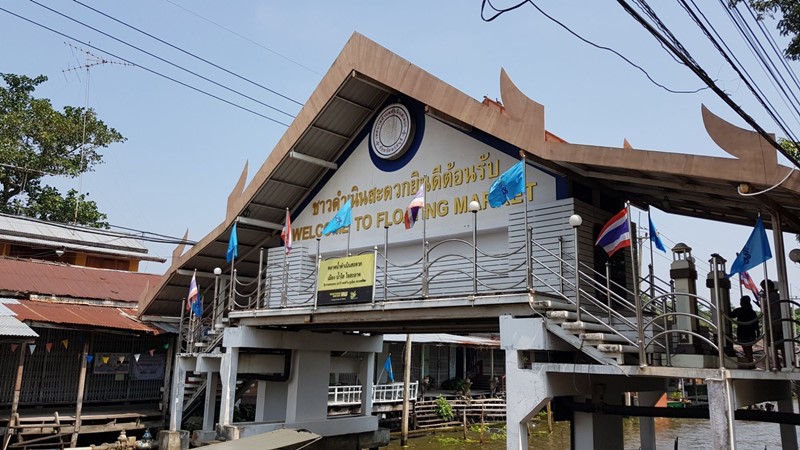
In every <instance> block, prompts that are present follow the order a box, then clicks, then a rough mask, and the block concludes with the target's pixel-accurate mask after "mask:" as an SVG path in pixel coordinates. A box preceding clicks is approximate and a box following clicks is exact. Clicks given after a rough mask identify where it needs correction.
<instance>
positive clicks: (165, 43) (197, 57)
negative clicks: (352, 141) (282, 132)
mask: <svg viewBox="0 0 800 450" xmlns="http://www.w3.org/2000/svg"><path fill="white" fill-rule="evenodd" d="M72 1H73V2H75V3H77V4H79V5H81V6H83V7H84V8H88V9H91V10H92V11H94V12H96V13H97V14H100V15H102V16H104V17H107V18H109V19H111V20H113V21H115V22H117V23H119V24H122V25H124V26H126V27H128V28H130V29H132V30H136V31H138V32H139V33H142V34H144V35H145V36H147V37H149V38H152V39H155V40H157V41H158V42H161V43H162V44H164V45H168V46H170V47H172V48H174V49H175V50H178V51H180V52H183V53H184V54H186V55H189V56H191V57H193V58H195V59H198V60H200V61H202V62H204V63H206V64H209V65H211V66H214V67H216V68H217V69H219V70H222V71H224V72H226V73H228V74H230V75H233V76H235V77H237V78H239V79H241V80H244V81H247V82H248V83H250V84H252V85H254V86H258V87H260V88H261V89H264V90H265V91H267V92H270V93H272V94H275V95H277V96H278V97H281V98H283V99H286V100H289V101H290V102H292V103H295V104H297V105H300V106H303V104H302V103H300V102H298V101H297V100H295V99H293V98H290V97H288V96H286V95H283V94H281V93H280V92H277V91H274V90H272V89H270V88H268V87H266V86H263V85H261V84H259V83H256V82H255V81H253V80H251V79H249V78H246V77H243V76H241V75H239V74H237V73H234V72H232V71H230V70H228V69H226V68H224V67H221V66H219V65H217V64H214V63H213V62H211V61H208V60H206V59H204V58H201V57H199V56H197V55H195V54H194V53H191V52H189V51H186V50H184V49H182V48H180V47H178V46H175V45H173V44H170V43H169V42H167V41H165V40H163V39H161V38H159V37H157V36H153V35H152V34H150V33H148V32H146V31H142V30H140V29H139V28H136V27H134V26H133V25H129V24H128V23H126V22H123V21H122V20H119V19H117V18H115V17H112V16H110V15H108V14H106V13H104V12H102V11H99V10H97V9H95V8H92V7H91V6H89V5H86V4H84V3H81V2H79V1H78V0H72ZM34 3H35V2H34Z"/></svg>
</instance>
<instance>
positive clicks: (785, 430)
mask: <svg viewBox="0 0 800 450" xmlns="http://www.w3.org/2000/svg"><path fill="white" fill-rule="evenodd" d="M784 385H785V386H784V387H783V388H782V391H783V392H781V394H782V395H781V398H783V400H778V411H779V412H786V413H794V407H793V405H792V385H791V383H789V382H786V383H784ZM781 448H783V449H784V450H797V427H796V426H795V425H791V424H781Z"/></svg>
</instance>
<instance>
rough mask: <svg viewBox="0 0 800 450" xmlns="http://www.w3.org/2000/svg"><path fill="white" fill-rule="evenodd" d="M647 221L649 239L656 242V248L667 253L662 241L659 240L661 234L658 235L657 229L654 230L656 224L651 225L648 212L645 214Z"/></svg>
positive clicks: (651, 220) (651, 221)
mask: <svg viewBox="0 0 800 450" xmlns="http://www.w3.org/2000/svg"><path fill="white" fill-rule="evenodd" d="M647 221H648V222H650V240H651V241H653V243H654V244H656V248H657V249H659V250H661V251H662V252H664V253H667V249H666V247H664V243H663V242H661V236H659V235H658V230H656V226H655V225H653V219H651V218H650V213H648V214H647Z"/></svg>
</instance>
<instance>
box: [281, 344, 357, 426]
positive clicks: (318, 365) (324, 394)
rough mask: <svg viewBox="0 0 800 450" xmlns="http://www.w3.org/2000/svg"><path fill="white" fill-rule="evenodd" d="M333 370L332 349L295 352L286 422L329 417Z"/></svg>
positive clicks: (293, 353)
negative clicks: (330, 386) (329, 388)
mask: <svg viewBox="0 0 800 450" xmlns="http://www.w3.org/2000/svg"><path fill="white" fill-rule="evenodd" d="M330 369H331V353H330V351H312V350H298V351H294V352H292V375H291V378H290V379H289V390H288V396H287V397H288V398H287V404H286V422H287V423H292V422H303V421H308V420H318V419H326V418H327V417H328V381H329V374H330ZM367 382H368V381H367Z"/></svg>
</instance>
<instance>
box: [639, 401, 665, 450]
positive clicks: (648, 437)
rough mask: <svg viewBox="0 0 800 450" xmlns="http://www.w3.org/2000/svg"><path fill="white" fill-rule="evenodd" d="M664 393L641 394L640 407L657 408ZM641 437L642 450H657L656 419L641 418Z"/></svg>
mask: <svg viewBox="0 0 800 450" xmlns="http://www.w3.org/2000/svg"><path fill="white" fill-rule="evenodd" d="M662 395H664V392H661V391H651V392H639V406H655V404H656V403H657V402H658V400H659V399H660V398H661V396H662ZM639 436H640V439H641V449H642V450H655V448H656V421H655V418H654V417H639Z"/></svg>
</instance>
